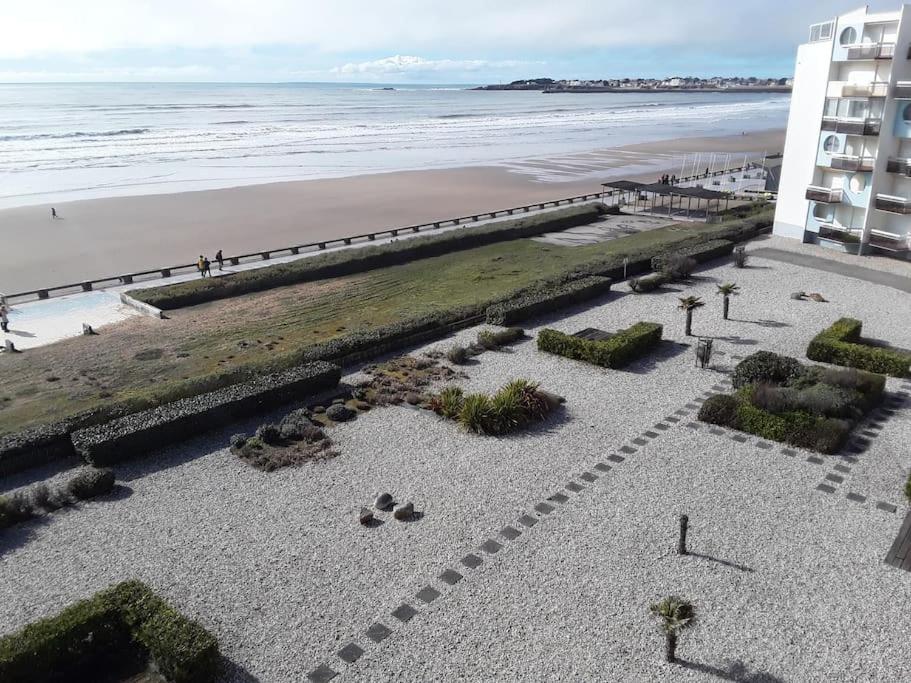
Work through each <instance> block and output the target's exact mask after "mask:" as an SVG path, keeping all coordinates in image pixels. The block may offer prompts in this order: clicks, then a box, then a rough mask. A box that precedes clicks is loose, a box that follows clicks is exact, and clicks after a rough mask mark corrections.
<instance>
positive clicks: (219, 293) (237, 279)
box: [129, 204, 598, 310]
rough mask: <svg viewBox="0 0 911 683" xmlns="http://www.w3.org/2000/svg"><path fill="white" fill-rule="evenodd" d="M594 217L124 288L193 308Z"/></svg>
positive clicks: (548, 216) (571, 212)
mask: <svg viewBox="0 0 911 683" xmlns="http://www.w3.org/2000/svg"><path fill="white" fill-rule="evenodd" d="M597 217H598V208H597V207H596V206H594V205H592V204H586V205H580V206H572V207H568V208H565V209H559V210H556V211H552V212H548V213H545V214H537V215H532V216H526V217H524V218H517V219H513V220H506V221H499V222H497V223H492V224H489V225H483V226H477V227H470V228H460V229H457V230H450V231H447V232H442V233H439V234H435V235H427V236H424V237H412V238H408V239H405V240H401V241H398V242H389V243H386V244H380V245H376V246H370V247H359V248H357V249H343V250H340V251H337V252H332V253H328V254H321V255H319V256H314V257H312V258H304V259H299V260H296V261H292V262H290V263H281V264H277V265H273V266H269V267H266V268H256V269H254V270H247V271H241V272H239V273H233V274H231V275H225V276H222V277H217V278H208V279H199V280H191V281H189V282H182V283H179V284H174V285H165V286H163V287H152V288H149V289H139V290H135V291H131V292H129V295H130V296H132V297H133V298H135V299H138V300H139V301H143V302H145V303H147V304H151V305H152V306H155V307H157V308H161V309H165V310H170V309H174V308H182V307H184V306H195V305H196V304H200V303H205V302H207V301H214V300H216V299H226V298H229V297H232V296H238V295H240V294H249V293H250V292H261V291H263V290H266V289H272V288H274V287H283V286H286V285H293V284H297V283H299V282H309V281H312V280H323V279H326V278H331V277H341V276H344V275H351V274H353V273H362V272H364V271H366V270H373V269H375V268H386V267H388V266H397V265H400V264H402V263H407V262H408V261H414V260H416V259H423V258H432V257H434V256H442V255H443V254H448V253H451V252H453V251H460V250H463V249H474V248H476V247H483V246H485V245H487V244H493V243H495V242H505V241H508V240H514V239H519V238H522V237H533V236H535V235H541V234H543V233H545V232H551V231H554V230H564V229H566V228H572V227H575V226H577V225H585V224H586V223H591V222H592V221H594V220H595V219H596V218H597Z"/></svg>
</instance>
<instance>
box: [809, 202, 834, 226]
mask: <svg viewBox="0 0 911 683" xmlns="http://www.w3.org/2000/svg"><path fill="white" fill-rule="evenodd" d="M834 217H835V213H834V212H833V211H832V207H831V206H829V205H828V204H820V203H818V202H817V203H816V204H815V205H814V206H813V218H815V219H816V220H818V221H819V222H820V223H831V222H832V220H833V218H834Z"/></svg>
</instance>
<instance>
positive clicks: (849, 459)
mask: <svg viewBox="0 0 911 683" xmlns="http://www.w3.org/2000/svg"><path fill="white" fill-rule="evenodd" d="M839 457H840V458H841V459H842V460H844V461H845V462H849V463H851V464H852V465H856V464H857V458H855V457H854V456H853V455H841V456H839Z"/></svg>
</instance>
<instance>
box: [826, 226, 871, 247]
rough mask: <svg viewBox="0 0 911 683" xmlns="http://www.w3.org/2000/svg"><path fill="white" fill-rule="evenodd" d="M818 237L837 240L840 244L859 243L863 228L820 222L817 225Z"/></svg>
mask: <svg viewBox="0 0 911 683" xmlns="http://www.w3.org/2000/svg"><path fill="white" fill-rule="evenodd" d="M818 234H819V238H820V239H824V240H830V241H832V242H839V243H841V244H860V237H861V235H862V234H863V230H859V229H852V228H847V227H845V226H843V225H838V224H837V223H821V224H820V226H819V233H818Z"/></svg>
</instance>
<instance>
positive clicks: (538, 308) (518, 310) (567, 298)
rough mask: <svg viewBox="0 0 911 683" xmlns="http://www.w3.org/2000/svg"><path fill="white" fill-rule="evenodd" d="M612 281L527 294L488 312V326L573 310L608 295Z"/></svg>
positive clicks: (591, 281)
mask: <svg viewBox="0 0 911 683" xmlns="http://www.w3.org/2000/svg"><path fill="white" fill-rule="evenodd" d="M611 284H613V280H611V279H610V278H607V277H598V276H592V277H584V278H581V279H579V280H575V281H573V282H567V283H566V284H563V285H559V286H556V287H540V288H538V289H532V290H526V291H525V292H523V294H522V295H521V296H518V297H516V298H514V299H510V300H509V301H505V302H503V303H501V304H496V305H494V306H490V307H489V308H488V309H487V323H488V324H490V325H512V324H514V323H517V322H521V321H522V320H525V319H527V318H531V317H532V316H536V315H541V314H542V313H550V312H551V311H555V310H558V309H560V308H565V307H567V306H572V305H573V304H578V303H581V302H583V301H587V300H589V299H593V298H594V297H596V296H600V295H601V294H606V293H607V292H609V291H610V287H611Z"/></svg>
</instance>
